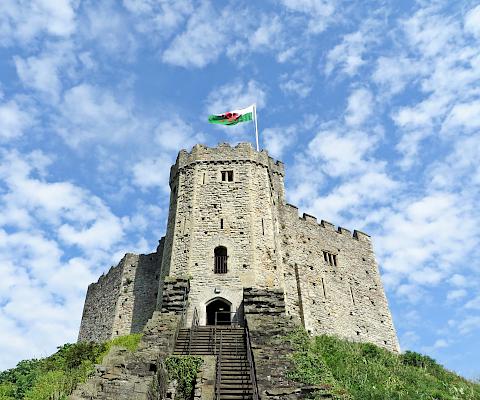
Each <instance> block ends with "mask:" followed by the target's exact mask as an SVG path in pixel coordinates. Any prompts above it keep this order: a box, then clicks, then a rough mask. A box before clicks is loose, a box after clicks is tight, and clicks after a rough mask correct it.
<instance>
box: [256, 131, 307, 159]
mask: <svg viewBox="0 0 480 400" xmlns="http://www.w3.org/2000/svg"><path fill="white" fill-rule="evenodd" d="M298 129H299V128H298V127H296V126H287V127H284V128H282V127H275V128H266V129H263V130H262V141H263V143H264V146H265V148H266V149H267V150H268V152H269V153H270V155H271V156H273V157H276V158H277V159H281V158H282V156H283V153H284V151H285V150H286V149H288V148H289V147H290V146H291V145H292V144H293V143H295V140H296V138H297V130H298Z"/></svg>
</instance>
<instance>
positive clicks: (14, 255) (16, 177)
mask: <svg viewBox="0 0 480 400" xmlns="http://www.w3.org/2000/svg"><path fill="white" fill-rule="evenodd" d="M51 161H52V160H51V159H49V158H48V157H47V156H46V155H45V154H43V153H41V152H38V151H37V152H34V153H30V154H19V153H18V152H16V151H11V152H6V151H3V152H1V153H0V179H1V181H0V182H1V185H2V190H1V193H0V206H1V207H0V209H1V212H0V264H1V265H2V280H1V283H0V298H1V301H0V304H1V306H0V324H1V326H2V329H1V330H0V338H1V339H2V340H0V352H1V354H2V358H1V360H0V369H3V368H7V367H11V366H13V364H14V363H15V362H16V361H18V359H19V358H30V357H33V356H36V357H38V356H43V355H47V354H50V353H52V352H53V351H54V350H55V348H56V346H58V345H61V344H63V343H65V342H66V341H69V342H72V341H74V340H75V339H76V336H77V333H78V324H79V319H80V315H81V310H82V306H83V300H84V295H85V289H86V287H87V285H88V284H89V283H90V282H92V281H93V280H94V279H95V278H96V276H97V273H94V272H93V271H94V270H98V269H99V266H107V265H109V264H110V263H111V262H112V257H111V253H114V252H115V253H116V252H117V250H118V247H123V246H124V245H125V243H124V234H125V231H128V229H131V228H130V227H129V226H126V225H125V224H124V222H123V220H121V219H120V218H118V217H116V216H115V215H114V214H113V213H112V212H111V211H110V209H109V208H108V207H107V206H106V205H105V203H104V202H103V201H102V200H101V199H100V198H98V197H96V196H95V195H94V194H92V193H91V192H89V191H88V190H85V189H82V188H80V187H78V186H76V185H74V184H72V183H70V182H62V181H56V182H55V181H51V180H48V179H47V175H48V173H47V172H48V170H47V167H48V166H49V165H50V166H51ZM19 215H20V216H21V218H20V219H19V220H18V219H17V218H16V216H19ZM122 245H123V246H122ZM70 246H74V247H76V251H75V253H76V254H77V255H76V256H74V257H71V254H72V253H70V252H69V251H68V250H69V247H70ZM32 299H34V302H35V307H32ZM5 328H8V329H9V330H8V333H7V332H5ZM6 335H7V336H8V337H9V340H7V337H6Z"/></svg>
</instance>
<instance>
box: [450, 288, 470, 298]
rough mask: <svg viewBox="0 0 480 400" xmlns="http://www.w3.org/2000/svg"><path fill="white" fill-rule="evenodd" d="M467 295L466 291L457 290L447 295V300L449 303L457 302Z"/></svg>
mask: <svg viewBox="0 0 480 400" xmlns="http://www.w3.org/2000/svg"><path fill="white" fill-rule="evenodd" d="M466 295H467V291H466V290H465V289H456V290H451V291H449V292H448V293H447V300H448V301H456V300H460V299H463V298H464V297H465V296H466Z"/></svg>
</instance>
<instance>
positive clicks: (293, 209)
mask: <svg viewBox="0 0 480 400" xmlns="http://www.w3.org/2000/svg"><path fill="white" fill-rule="evenodd" d="M284 208H285V212H286V213H288V214H290V215H293V216H296V217H297V218H298V219H299V220H302V221H305V223H307V224H313V225H316V226H318V228H319V229H324V230H325V231H329V232H336V233H338V234H340V235H344V236H345V237H350V238H352V239H356V240H358V241H361V242H367V243H371V237H370V235H368V234H366V233H364V232H362V231H359V230H357V229H355V230H354V231H353V234H352V232H351V231H350V230H349V229H346V228H343V227H341V226H338V227H337V228H335V225H334V224H332V223H331V222H328V221H325V220H323V219H322V220H320V223H319V222H318V220H317V218H316V217H314V216H313V215H310V214H306V213H303V215H302V216H300V214H299V211H298V207H297V206H294V205H292V204H289V203H287V204H285V206H284Z"/></svg>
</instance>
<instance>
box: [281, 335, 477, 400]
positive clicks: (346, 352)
mask: <svg viewBox="0 0 480 400" xmlns="http://www.w3.org/2000/svg"><path fill="white" fill-rule="evenodd" d="M288 340H290V341H291V342H292V344H293V345H294V348H295V352H294V354H292V358H293V361H294V365H295V369H294V370H293V371H290V378H292V379H294V380H297V381H300V382H304V383H306V384H311V385H320V386H323V387H325V388H328V389H329V391H330V392H331V393H333V394H334V395H335V396H336V398H337V399H352V400H357V399H358V400H360V399H361V400H368V399H372V400H373V399H375V400H377V399H378V400H380V399H381V400H385V399H386V400H396V399H398V400H400V399H402V400H403V399H405V400H414V399H422V400H424V399H431V400H458V399H465V400H470V399H472V400H474V399H475V400H478V399H480V385H479V384H476V383H473V382H470V381H467V380H466V379H464V378H462V377H459V376H458V375H456V374H454V373H452V372H450V371H447V370H446V369H444V368H443V367H442V366H440V365H439V364H437V363H436V361H435V360H433V359H432V358H430V357H428V356H424V355H421V354H418V353H414V352H410V351H407V352H406V353H405V354H400V355H397V354H393V353H390V352H389V351H387V350H385V349H382V348H380V347H377V346H375V345H373V344H369V343H352V342H349V341H345V340H341V339H338V338H335V337H331V336H317V337H313V338H310V337H309V336H308V335H307V334H306V333H305V332H304V331H302V330H299V331H296V332H295V333H293V334H292V335H290V336H289V338H288Z"/></svg>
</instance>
